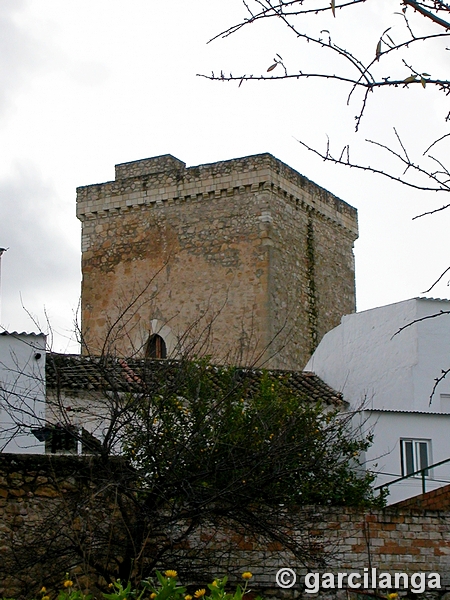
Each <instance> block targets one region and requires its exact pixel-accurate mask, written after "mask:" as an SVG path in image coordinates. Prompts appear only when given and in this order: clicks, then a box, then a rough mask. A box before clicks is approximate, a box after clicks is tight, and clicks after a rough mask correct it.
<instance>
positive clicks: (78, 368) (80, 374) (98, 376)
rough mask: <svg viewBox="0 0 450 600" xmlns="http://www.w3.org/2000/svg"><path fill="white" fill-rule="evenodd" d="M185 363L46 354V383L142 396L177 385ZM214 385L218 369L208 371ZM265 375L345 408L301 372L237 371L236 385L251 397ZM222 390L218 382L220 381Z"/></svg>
mask: <svg viewBox="0 0 450 600" xmlns="http://www.w3.org/2000/svg"><path fill="white" fill-rule="evenodd" d="M182 368H183V363H181V362H179V361H175V360H137V359H127V360H124V359H117V358H111V357H90V356H89V357H88V356H81V355H74V354H55V353H51V354H47V360H46V381H47V387H48V388H50V389H61V390H66V391H69V390H71V391H73V392H77V393H80V392H83V391H85V392H87V391H92V392H94V391H107V390H111V389H114V390H116V391H120V392H140V391H142V388H143V386H145V388H146V390H148V389H155V390H156V389H157V388H158V386H160V385H161V383H162V382H164V383H167V382H171V383H173V384H176V380H177V378H178V377H179V376H180V372H181V369H182ZM208 369H209V371H210V373H211V376H212V381H213V385H214V383H215V382H214V373H215V372H217V371H218V368H217V367H214V366H209V367H208ZM264 373H267V374H268V375H269V377H271V378H273V379H274V380H278V381H280V382H281V384H282V385H285V386H286V387H288V388H290V389H293V390H295V391H297V392H299V393H300V394H304V395H305V397H307V398H308V399H310V400H311V401H321V402H323V403H325V404H332V405H335V406H338V405H342V404H343V402H344V401H343V400H342V395H341V394H340V393H338V392H335V391H334V390H332V389H331V388H330V387H329V386H328V385H327V384H326V383H324V382H323V381H322V380H321V379H320V378H319V377H317V375H315V374H314V373H309V372H302V371H281V370H273V371H262V370H259V369H236V371H235V373H234V377H235V378H236V383H245V386H246V388H247V389H248V390H249V392H250V393H251V392H252V391H256V390H257V389H258V386H259V382H260V380H261V377H262V376H263V374H264ZM217 386H218V387H219V378H217Z"/></svg>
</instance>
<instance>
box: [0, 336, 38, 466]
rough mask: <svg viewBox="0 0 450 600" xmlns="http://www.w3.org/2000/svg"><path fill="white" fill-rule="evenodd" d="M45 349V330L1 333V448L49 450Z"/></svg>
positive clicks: (6, 449)
mask: <svg viewBox="0 0 450 600" xmlns="http://www.w3.org/2000/svg"><path fill="white" fill-rule="evenodd" d="M45 350H46V338H45V335H44V334H42V333H40V334H34V333H17V332H12V333H8V332H6V331H4V332H2V333H0V452H17V453H22V454H24V453H34V454H36V453H39V454H40V453H44V452H45V447H44V443H43V442H40V441H38V440H37V438H36V437H35V436H34V435H33V433H32V429H35V428H39V427H41V426H42V425H43V424H44V423H45Z"/></svg>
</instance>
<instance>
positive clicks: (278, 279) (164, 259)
mask: <svg viewBox="0 0 450 600" xmlns="http://www.w3.org/2000/svg"><path fill="white" fill-rule="evenodd" d="M77 216H78V218H79V219H80V220H81V222H82V271H83V283H82V293H81V309H82V334H83V351H84V352H90V353H92V354H98V353H100V352H102V351H106V352H115V353H118V354H120V355H123V356H131V355H137V356H145V354H147V355H148V356H151V357H162V358H164V357H166V356H167V357H176V356H177V355H179V354H180V352H182V351H192V353H194V354H197V355H201V354H209V355H211V356H212V357H213V360H215V361H217V362H223V361H227V360H228V361H230V362H235V363H240V364H258V365H265V366H268V367H271V368H286V369H301V368H303V366H304V365H305V364H306V362H307V360H308V358H309V356H310V355H311V353H312V352H313V350H314V349H315V347H316V345H317V344H318V342H319V341H320V339H321V338H322V336H323V335H324V334H325V333H326V332H327V331H328V330H330V329H331V328H333V327H335V326H336V325H338V324H339V322H340V319H341V316H342V315H344V314H348V313H351V312H354V310H355V282H354V259H353V243H354V241H355V239H356V238H357V236H358V227H357V213H356V209H354V208H353V207H351V206H349V205H348V204H346V203H345V202H343V201H342V200H339V199H338V198H336V197H335V196H333V195H332V194H330V193H329V192H327V191H326V190H324V189H323V188H320V187H318V186H317V185H315V184H314V183H312V182H311V181H309V180H308V179H306V178H305V177H303V176H302V175H300V174H299V173H297V172H296V171H294V170H293V169H291V168H290V167H288V166H287V165H285V164H284V163H282V162H281V161H279V160H277V159H276V158H274V157H273V156H272V155H270V154H259V155H256V156H249V157H245V158H238V159H234V160H228V161H223V162H218V163H213V164H207V165H200V166H198V167H189V168H186V165H185V163H183V162H181V161H180V160H178V159H176V158H174V157H173V156H170V155H165V156H159V157H155V158H149V159H144V160H139V161H135V162H130V163H125V164H120V165H116V178H115V181H112V182H108V183H103V184H98V185H89V186H85V187H80V188H78V190H77Z"/></svg>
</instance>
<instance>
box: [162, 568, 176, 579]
mask: <svg viewBox="0 0 450 600" xmlns="http://www.w3.org/2000/svg"><path fill="white" fill-rule="evenodd" d="M164 575H165V576H166V577H172V579H175V577H176V576H177V575H178V573H177V572H176V571H173V570H172V569H169V570H168V571H165V573H164Z"/></svg>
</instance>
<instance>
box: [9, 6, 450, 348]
mask: <svg viewBox="0 0 450 600" xmlns="http://www.w3.org/2000/svg"><path fill="white" fill-rule="evenodd" d="M399 4H400V3H399V1H398V0H378V1H377V2H372V3H367V4H364V5H362V7H363V8H360V9H359V12H358V11H356V12H355V14H354V15H353V16H352V17H351V16H350V13H349V12H347V13H345V15H344V13H343V12H342V13H338V15H337V17H336V19H334V20H332V19H331V18H329V19H324V20H323V21H320V22H319V21H315V22H313V23H312V24H311V25H310V26H311V27H312V28H313V29H314V28H315V30H320V29H325V28H326V29H329V30H331V31H332V32H333V35H335V36H336V37H335V40H336V41H337V42H342V45H344V46H346V47H348V45H349V44H352V45H354V49H355V50H356V49H358V48H359V50H360V51H362V52H363V53H364V52H366V53H367V52H368V53H369V54H370V55H373V52H374V48H375V47H376V44H377V41H378V39H379V37H380V35H381V33H382V32H383V31H384V29H386V28H387V27H388V26H389V25H391V24H392V22H394V25H395V26H394V28H393V31H391V34H392V35H395V34H396V29H395V27H396V26H397V25H396V23H398V28H400V22H399V21H398V22H395V18H396V17H395V16H393V13H394V11H396V10H398V9H399ZM244 16H245V12H244V8H243V4H242V2H241V0H191V1H189V2H187V1H186V0H162V1H160V2H157V1H156V0H128V1H127V2H124V1H123V0H77V1H72V0H65V1H64V2H61V0H0V133H1V140H2V143H1V145H0V247H9V250H8V251H7V252H6V253H5V254H4V255H3V258H2V262H1V266H2V273H1V275H2V298H1V323H2V325H3V327H5V328H6V329H8V330H10V331H14V330H19V331H22V330H26V331H33V330H34V331H35V330H36V329H37V327H38V325H37V324H36V323H33V322H32V320H31V319H30V315H31V316H32V317H33V318H34V319H35V320H36V321H37V323H38V324H39V325H40V327H41V328H42V329H43V330H45V331H48V326H47V324H46V319H47V317H48V319H49V321H50V323H51V324H52V329H53V331H54V334H55V339H54V344H53V347H54V349H56V350H58V351H74V350H76V345H75V344H74V336H73V334H72V331H73V321H74V318H75V315H76V311H77V306H78V300H79V294H80V256H81V254H80V224H79V222H78V221H77V219H76V216H75V190H76V187H77V186H80V185H87V184H92V183H99V182H104V181H109V180H112V179H113V178H114V165H115V164H117V163H121V162H127V161H132V160H138V159H141V158H146V157H150V156H157V155H160V154H166V153H170V154H172V155H174V156H176V157H177V158H179V159H181V160H183V161H184V162H186V164H187V165H188V166H193V165H197V164H202V163H209V162H214V161H217V160H226V159H231V158H236V157H240V156H246V155H250V154H255V153H260V152H270V153H272V154H274V155H275V156H276V157H277V158H279V159H281V160H283V161H284V162H286V163H287V164H289V165H290V166H291V167H293V168H294V169H296V170H298V171H299V172H300V173H302V174H303V175H305V176H306V177H308V178H309V179H312V180H313V181H315V182H316V183H317V184H319V185H321V186H323V187H325V188H326V189H328V190H330V191H331V192H332V193H334V194H336V195H337V196H339V197H340V198H342V199H343V200H345V201H347V202H348V203H350V204H352V205H353V206H355V207H356V208H357V209H358V211H359V226H360V238H359V240H358V241H357V242H356V245H355V256H356V289H357V305H358V310H365V309H368V308H372V307H375V306H380V305H383V304H388V303H391V302H397V301H399V300H403V299H406V298H410V297H413V296H417V295H420V294H421V292H423V290H425V289H426V288H428V287H429V285H430V284H431V283H432V282H433V280H434V279H436V278H437V276H438V275H439V274H440V273H441V272H442V271H443V270H444V269H445V268H446V267H447V266H449V265H450V256H449V253H448V237H449V236H448V225H449V214H450V213H448V212H442V213H438V214H437V215H434V216H431V217H426V218H424V219H421V220H418V221H412V217H413V216H414V215H416V214H418V213H421V212H423V211H424V210H429V209H430V208H433V207H436V206H439V205H440V204H442V203H444V202H445V197H444V195H442V196H441V197H438V195H437V194H434V195H427V194H426V193H423V192H414V191H411V190H409V189H407V188H404V187H402V186H400V185H398V184H395V183H390V182H387V181H384V180H382V179H380V178H379V177H376V176H374V175H369V174H363V173H358V172H355V171H351V170H347V169H345V168H343V167H336V166H332V165H331V164H324V163H323V162H322V161H321V160H320V159H318V158H316V157H314V156H313V155H312V154H310V153H308V152H307V151H306V150H304V149H302V147H301V146H300V145H299V144H298V142H297V141H296V140H297V139H303V140H305V141H306V142H309V143H311V144H312V145H316V146H320V147H322V148H323V147H324V146H325V143H326V139H327V138H326V135H329V136H330V138H331V140H332V143H336V146H339V145H344V144H345V143H347V142H349V141H350V142H351V143H352V144H353V145H354V149H353V151H352V152H353V158H355V159H356V158H361V160H366V161H368V162H370V164H373V163H375V162H376V161H378V160H379V161H380V164H385V165H386V164H387V163H386V162H384V163H383V161H386V157H385V156H383V155H382V153H381V152H379V151H378V152H375V149H373V148H372V149H371V148H369V147H367V145H365V144H364V139H365V138H376V139H378V140H380V141H382V142H391V141H394V137H393V133H392V127H393V126H394V125H395V126H396V127H397V128H398V130H399V131H400V132H401V134H402V137H404V139H405V141H406V142H407V143H408V144H409V145H410V147H413V148H414V149H415V152H416V156H417V157H418V156H419V155H420V153H419V150H420V149H422V150H424V149H425V148H426V146H427V145H428V143H430V142H431V141H432V140H433V139H434V137H433V136H435V137H437V136H439V135H443V134H444V133H446V132H447V131H448V130H449V124H448V123H447V124H446V123H445V121H444V117H445V114H446V112H448V107H446V102H447V99H446V98H445V97H444V96H443V95H442V97H440V96H439V94H438V93H437V92H434V91H433V90H431V89H429V88H427V89H426V90H423V89H422V88H420V86H416V89H414V90H404V91H402V90H395V91H394V90H393V91H391V92H382V93H378V94H373V96H372V97H371V98H370V102H369V106H368V108H367V112H366V115H365V118H364V120H363V125H362V128H361V131H360V132H359V133H358V134H357V135H355V134H354V133H353V128H354V115H355V114H356V113H357V111H358V106H359V105H358V98H354V99H353V100H352V102H351V103H350V105H349V106H347V104H346V97H347V92H348V90H346V88H344V87H343V86H342V85H339V84H334V83H332V84H330V83H326V82H319V83H318V82H314V81H312V80H304V81H295V82H281V83H275V82H267V83H258V82H253V83H246V84H243V85H242V86H241V87H239V88H238V86H237V85H235V84H226V83H214V82H211V81H208V80H206V79H202V78H200V77H196V74H197V73H210V72H211V71H215V72H216V73H217V72H220V70H221V69H223V70H224V71H225V72H230V71H231V72H232V73H233V74H244V73H247V74H249V73H254V74H260V73H264V72H265V71H266V69H267V67H268V66H270V64H271V63H272V59H273V57H274V56H275V54H276V53H278V54H280V55H281V56H283V59H284V60H285V62H286V63H287V64H288V65H290V66H293V67H297V68H298V69H301V68H304V67H305V65H308V66H309V67H310V68H312V69H313V68H317V69H319V68H320V67H321V65H319V64H316V63H315V61H316V60H317V58H316V57H315V56H313V55H312V53H311V52H310V49H309V48H308V47H307V46H304V45H302V44H300V43H299V42H298V40H297V39H296V38H295V37H293V36H291V35H289V32H288V31H286V30H285V29H283V27H282V26H281V23H279V22H275V21H271V22H267V23H261V24H260V25H258V24H254V25H252V26H251V27H248V28H244V29H243V30H242V31H241V32H239V33H238V34H236V35H235V36H232V37H230V38H228V39H226V40H218V41H215V42H213V43H211V44H207V42H208V40H209V39H210V38H211V37H212V36H214V35H215V34H217V33H218V32H220V31H221V30H223V29H225V28H226V27H227V26H229V25H232V24H234V23H235V22H237V21H239V20H241V19H242V18H243V17H244ZM418 23H419V21H418ZM349 31H351V36H350V38H349V37H348V32H349ZM399 35H400V34H399ZM352 49H353V46H352ZM416 58H417V57H416ZM417 60H420V61H421V64H422V63H423V71H426V72H428V73H431V74H432V75H433V76H434V75H437V76H438V75H439V74H440V71H441V70H442V69H443V68H444V66H445V65H444V64H443V59H442V58H441V56H440V55H438V54H436V57H435V56H433V55H432V54H430V55H427V56H424V57H420V56H419V58H418V59H417ZM297 65H298V66H297ZM421 68H422V66H421ZM403 74H404V76H405V77H406V76H407V75H408V74H409V73H408V72H404V73H403ZM416 156H414V158H415V157H416ZM400 172H401V171H400V169H398V173H400ZM447 283H448V278H447V279H445V278H444V280H443V281H442V283H441V284H440V285H439V286H437V287H436V288H435V290H434V291H433V294H432V295H433V296H434V297H448V296H449V288H448V285H447ZM46 315H47V316H46Z"/></svg>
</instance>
